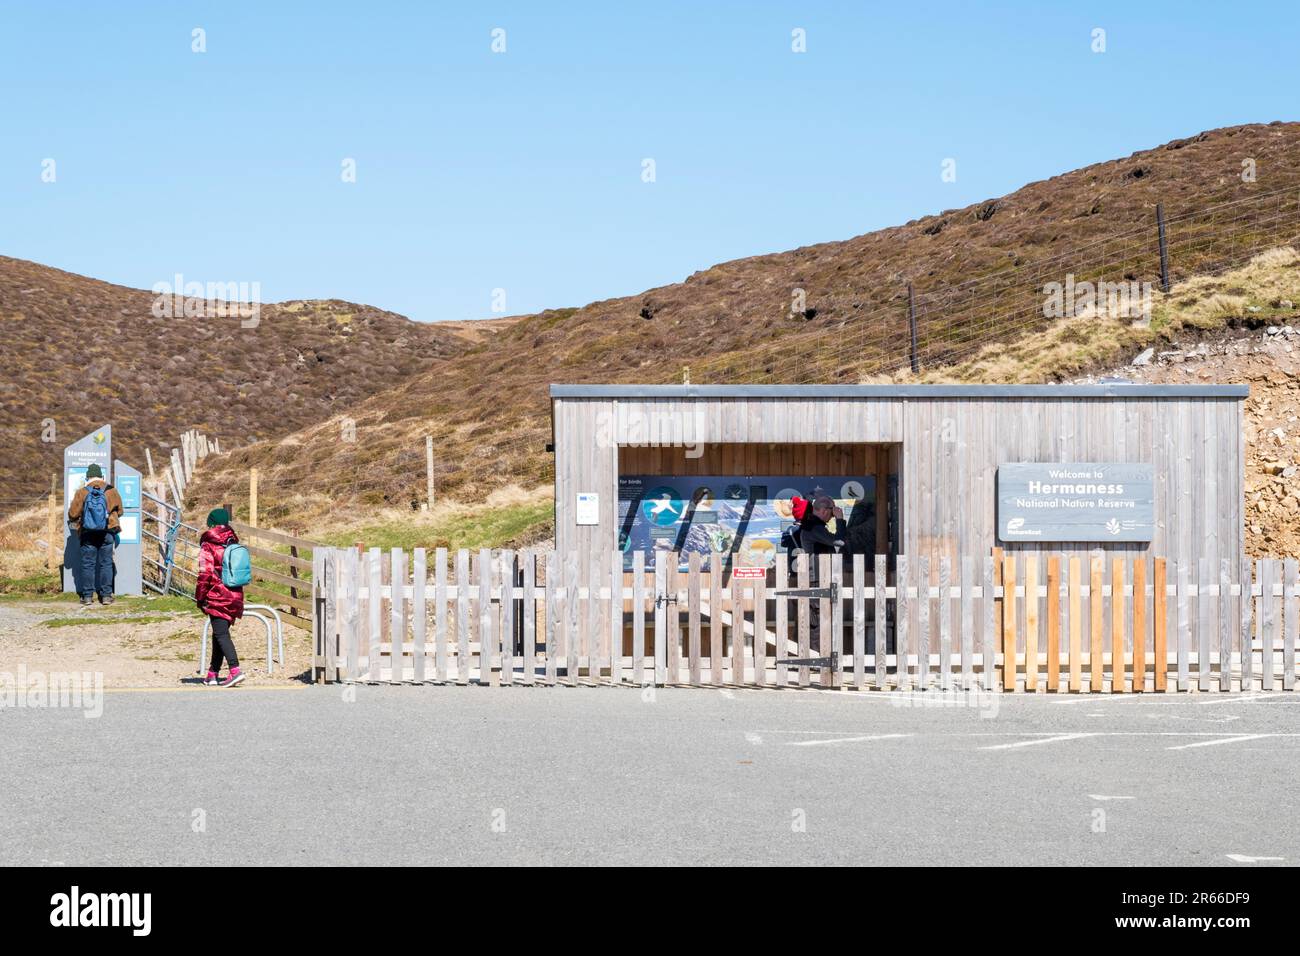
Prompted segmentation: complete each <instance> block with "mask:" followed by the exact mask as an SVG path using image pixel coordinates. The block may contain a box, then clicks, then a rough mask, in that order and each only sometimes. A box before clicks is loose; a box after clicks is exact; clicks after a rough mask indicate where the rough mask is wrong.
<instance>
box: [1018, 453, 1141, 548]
mask: <svg viewBox="0 0 1300 956" xmlns="http://www.w3.org/2000/svg"><path fill="white" fill-rule="evenodd" d="M1154 489H1155V480H1154V478H1153V474H1152V467H1151V465H1147V464H1139V463H1122V464H1117V463H1097V462H1076V463H1064V464H1048V463H1038V462H1032V463H1031V462H1014V463H1006V464H1003V465H1000V466H999V467H998V538H999V539H1000V540H1002V541H1004V542H1008V543H1009V542H1013V541H1018V542H1023V541H1050V542H1072V541H1114V542H1132V541H1150V540H1151V536H1152V532H1153V531H1154V524H1155V519H1154V515H1155V490H1154Z"/></svg>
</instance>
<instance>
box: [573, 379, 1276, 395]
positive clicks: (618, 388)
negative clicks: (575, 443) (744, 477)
mask: <svg viewBox="0 0 1300 956" xmlns="http://www.w3.org/2000/svg"><path fill="white" fill-rule="evenodd" d="M1249 394H1250V386H1249V385H1137V384H1134V383H1126V382H1110V383H1104V384H1100V385H552V386H551V398H1040V399H1042V398H1245V397H1246V396H1247V395H1249Z"/></svg>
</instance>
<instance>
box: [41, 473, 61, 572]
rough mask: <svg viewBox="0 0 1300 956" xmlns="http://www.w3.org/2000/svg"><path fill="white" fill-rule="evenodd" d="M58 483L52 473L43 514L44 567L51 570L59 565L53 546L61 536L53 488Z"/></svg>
mask: <svg viewBox="0 0 1300 956" xmlns="http://www.w3.org/2000/svg"><path fill="white" fill-rule="evenodd" d="M58 485H59V476H58V475H54V476H53V477H52V478H51V479H50V498H49V501H48V502H47V503H46V515H45V537H46V543H45V567H46V568H47V569H48V570H50V571H53V570H54V569H55V568H57V567H58V566H59V559H58V549H57V548H56V547H55V544H54V542H55V539H56V538H59V537H61V535H60V534H59V499H58V495H57V493H56V492H55V490H54V489H55V488H57V487H58Z"/></svg>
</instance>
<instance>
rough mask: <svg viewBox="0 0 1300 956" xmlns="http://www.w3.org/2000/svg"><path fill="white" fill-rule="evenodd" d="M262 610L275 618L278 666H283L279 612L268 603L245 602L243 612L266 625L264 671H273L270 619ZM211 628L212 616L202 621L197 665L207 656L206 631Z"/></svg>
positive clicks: (282, 634)
mask: <svg viewBox="0 0 1300 956" xmlns="http://www.w3.org/2000/svg"><path fill="white" fill-rule="evenodd" d="M263 611H267V612H269V613H270V615H271V618H272V619H274V620H275V636H276V637H277V638H278V639H279V644H280V666H281V667H284V666H285V663H284V621H283V620H282V619H281V618H280V612H279V611H277V610H276V609H275V608H273V607H271V605H269V604H245V605H244V613H245V615H247V616H248V617H255V618H257V619H258V620H259V621H261V622H262V624H263V625H264V626H265V627H266V672H267V673H268V674H274V673H275V657H274V654H273V646H272V643H271V620H270V619H268V618H267V616H266V615H265V614H263V613H262V612H263ZM211 630H212V618H207V619H205V620H204V622H203V636H202V637H201V638H200V639H199V661H198V663H199V667H200V668H202V667H203V662H204V661H205V660H206V659H207V656H208V632H209V631H211Z"/></svg>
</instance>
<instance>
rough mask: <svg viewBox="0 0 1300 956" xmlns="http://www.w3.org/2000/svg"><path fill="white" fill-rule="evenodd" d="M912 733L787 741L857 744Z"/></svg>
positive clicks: (812, 744)
mask: <svg viewBox="0 0 1300 956" xmlns="http://www.w3.org/2000/svg"><path fill="white" fill-rule="evenodd" d="M910 736H912V735H911V734H872V735H870V736H868V737H835V738H833V739H830V740H791V741H788V742H787V743H786V746H788V747H818V746H821V745H822V744H856V743H862V742H864V741H868V740H896V739H898V738H899V737H910Z"/></svg>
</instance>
